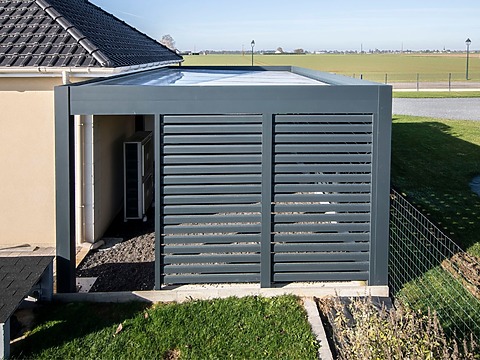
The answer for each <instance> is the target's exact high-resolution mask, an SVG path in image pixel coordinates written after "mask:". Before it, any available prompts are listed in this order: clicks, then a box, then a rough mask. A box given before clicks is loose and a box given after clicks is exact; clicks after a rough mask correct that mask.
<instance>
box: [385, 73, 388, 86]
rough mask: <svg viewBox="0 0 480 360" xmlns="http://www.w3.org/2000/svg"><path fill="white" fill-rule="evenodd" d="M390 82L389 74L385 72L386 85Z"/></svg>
mask: <svg viewBox="0 0 480 360" xmlns="http://www.w3.org/2000/svg"><path fill="white" fill-rule="evenodd" d="M387 83H388V74H385V85H387Z"/></svg>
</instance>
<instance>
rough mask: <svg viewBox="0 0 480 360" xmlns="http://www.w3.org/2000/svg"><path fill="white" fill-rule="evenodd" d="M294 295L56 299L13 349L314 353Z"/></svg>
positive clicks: (48, 354) (39, 355)
mask: <svg viewBox="0 0 480 360" xmlns="http://www.w3.org/2000/svg"><path fill="white" fill-rule="evenodd" d="M299 301H300V300H299V299H298V298H296V297H294V296H280V297H275V298H262V297H246V298H241V299H239V298H233V297H232V298H228V299H219V300H212V301H190V302H186V303H183V304H176V303H169V304H156V305H153V306H146V305H144V304H141V303H129V304H91V303H89V304H87V303H74V304H68V305H56V306H51V307H47V308H44V309H43V310H42V312H41V314H39V321H40V323H39V325H38V326H37V327H36V328H35V329H34V330H33V331H32V332H31V333H30V334H29V335H28V336H27V337H26V338H25V339H24V340H22V341H20V342H18V343H16V344H15V345H14V347H13V357H14V358H34V359H82V360H84V359H316V358H317V348H318V344H317V342H316V340H315V337H314V335H313V334H312V332H311V329H310V325H309V323H308V321H307V320H306V313H305V311H304V309H303V307H302V306H301V304H300V302H299ZM120 324H121V327H119V325H120Z"/></svg>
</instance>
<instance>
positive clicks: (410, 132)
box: [392, 115, 480, 256]
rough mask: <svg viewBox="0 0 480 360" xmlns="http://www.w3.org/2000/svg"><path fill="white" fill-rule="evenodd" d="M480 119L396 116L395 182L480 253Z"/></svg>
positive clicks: (465, 245)
mask: <svg viewBox="0 0 480 360" xmlns="http://www.w3.org/2000/svg"><path fill="white" fill-rule="evenodd" d="M475 175H480V122H478V121H459V120H441V119H432V118H422V117H413V116H398V115H396V116H394V120H393V129H392V184H393V186H395V187H396V188H397V189H399V190H400V191H401V192H402V193H404V194H406V195H407V196H408V198H409V199H410V201H412V202H413V203H414V204H416V205H417V206H418V207H419V208H420V209H422V210H423V212H424V213H425V214H426V215H427V216H428V217H429V218H430V219H432V220H433V221H434V222H436V223H438V224H439V225H440V226H441V227H443V229H445V231H446V232H447V234H448V235H449V236H450V237H452V238H453V239H454V240H456V241H457V242H458V243H459V244H460V245H461V246H462V247H463V248H465V249H468V251H469V252H470V253H472V254H474V255H476V256H480V197H479V196H477V195H476V194H474V193H473V192H472V191H471V189H470V187H469V183H470V181H471V180H472V178H473V177H474V176H475Z"/></svg>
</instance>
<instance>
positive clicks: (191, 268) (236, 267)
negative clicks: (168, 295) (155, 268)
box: [164, 264, 260, 274]
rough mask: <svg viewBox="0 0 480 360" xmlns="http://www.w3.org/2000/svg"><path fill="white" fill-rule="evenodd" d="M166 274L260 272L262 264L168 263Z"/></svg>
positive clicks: (165, 268)
mask: <svg viewBox="0 0 480 360" xmlns="http://www.w3.org/2000/svg"><path fill="white" fill-rule="evenodd" d="M164 271H165V274H195V273H197V274H224V273H227V274H231V273H258V272H260V264H221V265H220V264H219V265H166V266H165V267H164Z"/></svg>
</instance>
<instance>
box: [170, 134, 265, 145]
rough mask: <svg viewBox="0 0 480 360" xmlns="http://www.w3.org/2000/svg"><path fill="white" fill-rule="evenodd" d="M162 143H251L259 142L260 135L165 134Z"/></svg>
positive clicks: (260, 139)
mask: <svg viewBox="0 0 480 360" xmlns="http://www.w3.org/2000/svg"><path fill="white" fill-rule="evenodd" d="M162 140H163V143H164V144H230V143H236V144H251V143H260V142H261V141H262V136H261V135H250V134H248V135H216V136H211V135H165V136H163V137H162Z"/></svg>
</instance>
